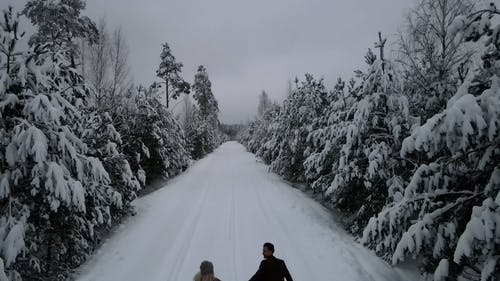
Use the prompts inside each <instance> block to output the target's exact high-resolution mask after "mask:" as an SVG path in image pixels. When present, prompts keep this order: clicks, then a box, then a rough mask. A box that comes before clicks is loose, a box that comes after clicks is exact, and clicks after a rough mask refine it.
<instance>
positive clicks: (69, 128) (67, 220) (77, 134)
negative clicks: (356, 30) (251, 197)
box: [0, 0, 500, 281]
mask: <svg viewBox="0 0 500 281" xmlns="http://www.w3.org/2000/svg"><path fill="white" fill-rule="evenodd" d="M85 8H86V3H85V1H84V0H29V1H27V3H26V5H25V6H24V8H23V9H22V10H19V11H17V10H15V9H14V8H12V7H8V8H4V9H3V11H2V16H1V17H0V281H14V280H16V281H18V280H66V279H67V278H70V276H71V274H72V273H73V272H74V270H75V269H76V268H78V267H79V266H80V265H82V264H83V263H84V262H86V261H87V260H88V259H89V258H90V257H91V256H92V254H94V253H95V251H96V250H97V249H98V248H99V247H100V246H101V244H102V243H103V241H104V240H105V239H106V238H107V237H108V236H109V235H110V233H111V232H112V231H113V230H114V229H116V228H117V226H119V225H120V224H121V223H122V222H123V221H124V219H126V218H128V217H130V216H134V215H135V214H136V210H135V208H134V207H133V204H132V202H133V201H134V200H136V199H137V198H138V197H140V196H142V195H144V194H147V193H149V192H152V191H153V189H155V186H157V185H158V183H165V182H168V180H170V179H172V178H174V177H176V176H178V175H180V174H182V173H183V172H184V171H185V170H186V169H188V167H190V166H191V165H193V163H195V162H196V161H198V160H200V159H202V158H204V157H205V156H207V155H208V154H210V153H212V152H214V151H215V150H216V149H217V148H218V147H219V146H220V145H221V144H222V143H224V142H226V141H227V140H230V139H237V140H238V141H239V142H240V143H242V144H243V145H244V146H245V147H246V149H247V150H248V151H249V152H251V153H253V154H255V155H256V156H257V157H259V158H260V159H262V161H263V162H264V163H265V164H266V165H268V168H269V171H270V172H273V173H275V174H277V175H279V176H280V177H282V178H283V179H285V180H286V181H287V182H291V183H293V184H294V185H298V186H301V187H303V188H304V190H305V191H310V192H311V193H313V194H314V198H315V199H316V200H318V201H320V202H321V203H323V204H324V205H326V206H328V207H329V208H331V209H333V210H335V211H336V212H337V211H338V212H339V214H340V215H341V220H342V224H343V226H344V227H345V228H346V229H347V231H349V232H350V233H351V234H352V236H353V237H354V239H356V240H357V241H358V242H359V243H361V244H362V245H364V246H365V247H366V248H368V249H370V250H371V251H373V252H375V253H376V254H377V255H378V256H380V258H381V259H383V260H385V261H386V262H387V263H389V264H391V265H393V266H398V265H399V264H402V263H405V262H407V261H409V260H416V261H417V264H418V268H419V271H420V273H421V274H422V275H423V278H425V280H435V281H446V280H481V281H493V280H500V10H499V9H498V8H497V7H496V6H495V4H494V3H489V2H484V3H483V2H482V1H474V0H421V1H418V3H416V4H415V5H414V6H413V7H412V9H411V10H410V11H409V13H408V14H407V15H406V17H405V22H403V23H402V26H403V28H402V30H401V32H400V33H399V34H398V36H397V38H395V39H394V38H393V41H390V40H389V41H388V38H387V36H386V35H384V31H383V30H381V32H379V33H378V34H373V39H374V41H375V44H374V45H373V46H366V49H367V52H366V54H364V61H365V62H366V65H365V67H364V68H363V69H358V70H355V71H354V72H353V75H352V77H339V78H333V77H315V76H314V75H311V74H307V73H306V74H305V75H304V76H303V77H298V78H295V80H294V81H293V82H292V83H290V90H289V92H288V96H287V97H285V98H284V100H283V101H274V100H272V99H271V98H270V96H269V95H268V93H266V91H262V92H261V94H260V95H259V96H258V99H259V104H258V110H257V111H258V112H257V115H256V117H255V119H254V120H252V121H250V122H249V123H248V124H235V125H230V124H221V122H220V121H219V111H220V109H219V104H218V101H217V99H216V98H215V95H214V93H213V92H212V82H211V80H210V78H209V70H208V69H207V68H206V67H205V66H204V65H200V66H199V67H198V68H197V71H196V73H194V74H193V75H191V74H186V73H183V72H182V68H183V63H182V62H180V61H178V60H177V59H176V57H175V56H174V53H175V52H174V51H175V50H172V49H171V47H170V45H169V44H168V43H167V42H166V41H168V38H165V41H164V42H165V43H164V44H162V45H161V46H158V62H157V66H158V67H157V70H156V77H151V78H152V80H155V81H156V82H154V83H152V84H150V85H141V84H138V83H136V82H135V81H134V79H133V77H132V75H131V74H130V68H131V67H132V66H131V65H130V61H129V49H128V45H127V37H126V32H124V31H123V30H122V29H121V28H120V27H117V28H110V27H109V26H108V24H107V22H106V20H104V19H100V20H99V19H92V18H89V17H87V16H84V15H83V11H84V10H85ZM29 30H34V32H33V33H32V34H31V33H29V32H27V31H29ZM391 46H392V47H391ZM394 46H396V47H394ZM360 56H363V54H360ZM187 75H191V76H192V77H193V79H192V81H193V82H192V83H190V82H188V81H186V80H185V78H184V77H187ZM325 80H332V81H336V83H335V85H334V86H333V87H328V86H327V83H326V82H325ZM174 101H175V102H176V105H177V104H178V105H180V107H182V109H181V113H176V111H175V110H174V109H173V107H174V104H173V102H174ZM221 250H223V249H221ZM118 270H119V269H118Z"/></svg>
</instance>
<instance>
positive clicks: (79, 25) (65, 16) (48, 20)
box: [23, 0, 98, 68]
mask: <svg viewBox="0 0 500 281" xmlns="http://www.w3.org/2000/svg"><path fill="white" fill-rule="evenodd" d="M85 5H86V4H85V1H84V0H29V1H28V2H27V3H26V5H25V7H24V10H23V14H24V15H26V17H28V18H29V19H30V20H31V23H32V24H33V25H34V26H36V27H37V32H36V33H35V34H34V35H33V36H32V37H31V38H30V45H36V44H47V43H48V44H49V45H50V48H51V49H52V50H53V51H55V50H57V49H61V48H65V49H67V50H68V52H69V57H70V61H71V67H73V68H76V61H75V59H76V58H77V57H78V44H77V43H76V41H75V39H76V38H87V39H88V40H89V41H91V42H93V41H95V39H96V38H97V35H98V32H97V27H96V25H95V23H94V22H93V21H92V20H91V19H90V18H88V17H86V16H82V15H81V12H82V11H83V10H84V9H85Z"/></svg>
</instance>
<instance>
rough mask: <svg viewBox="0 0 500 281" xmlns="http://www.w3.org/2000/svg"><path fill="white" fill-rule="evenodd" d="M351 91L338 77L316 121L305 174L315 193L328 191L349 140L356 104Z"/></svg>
mask: <svg viewBox="0 0 500 281" xmlns="http://www.w3.org/2000/svg"><path fill="white" fill-rule="evenodd" d="M350 92H351V91H348V90H347V89H346V83H345V81H344V80H342V79H341V78H338V79H337V82H336V84H335V86H334V89H333V91H332V92H331V93H329V96H328V105H327V106H326V108H325V111H324V113H323V114H321V115H320V116H318V118H316V119H315V120H314V121H313V122H314V123H315V124H314V125H313V127H314V128H316V129H314V130H312V131H311V132H310V133H309V135H308V136H307V149H306V151H305V154H304V156H305V157H306V159H305V160H304V175H305V179H306V181H307V182H308V184H309V185H310V186H311V188H312V189H313V191H314V192H315V193H316V192H320V193H322V194H324V192H326V190H327V189H328V188H329V187H330V183H331V182H332V180H333V176H334V174H335V172H336V170H337V167H338V158H339V154H340V148H341V146H342V144H343V143H344V142H345V137H346V134H345V133H346V129H347V125H346V120H347V115H348V114H349V112H350V110H351V106H352V104H353V103H354V101H355V98H354V96H353V95H350Z"/></svg>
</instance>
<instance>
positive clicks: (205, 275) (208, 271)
mask: <svg viewBox="0 0 500 281" xmlns="http://www.w3.org/2000/svg"><path fill="white" fill-rule="evenodd" d="M193 280H194V281H220V279H219V278H217V277H215V275H214V265H213V264H212V263H211V262H209V261H202V262H201V264H200V272H198V273H196V275H195V276H194V278H193Z"/></svg>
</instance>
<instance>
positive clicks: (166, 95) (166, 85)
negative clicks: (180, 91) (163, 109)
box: [165, 80, 168, 108]
mask: <svg viewBox="0 0 500 281" xmlns="http://www.w3.org/2000/svg"><path fill="white" fill-rule="evenodd" d="M165 97H166V98H167V103H166V104H167V108H168V80H165Z"/></svg>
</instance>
